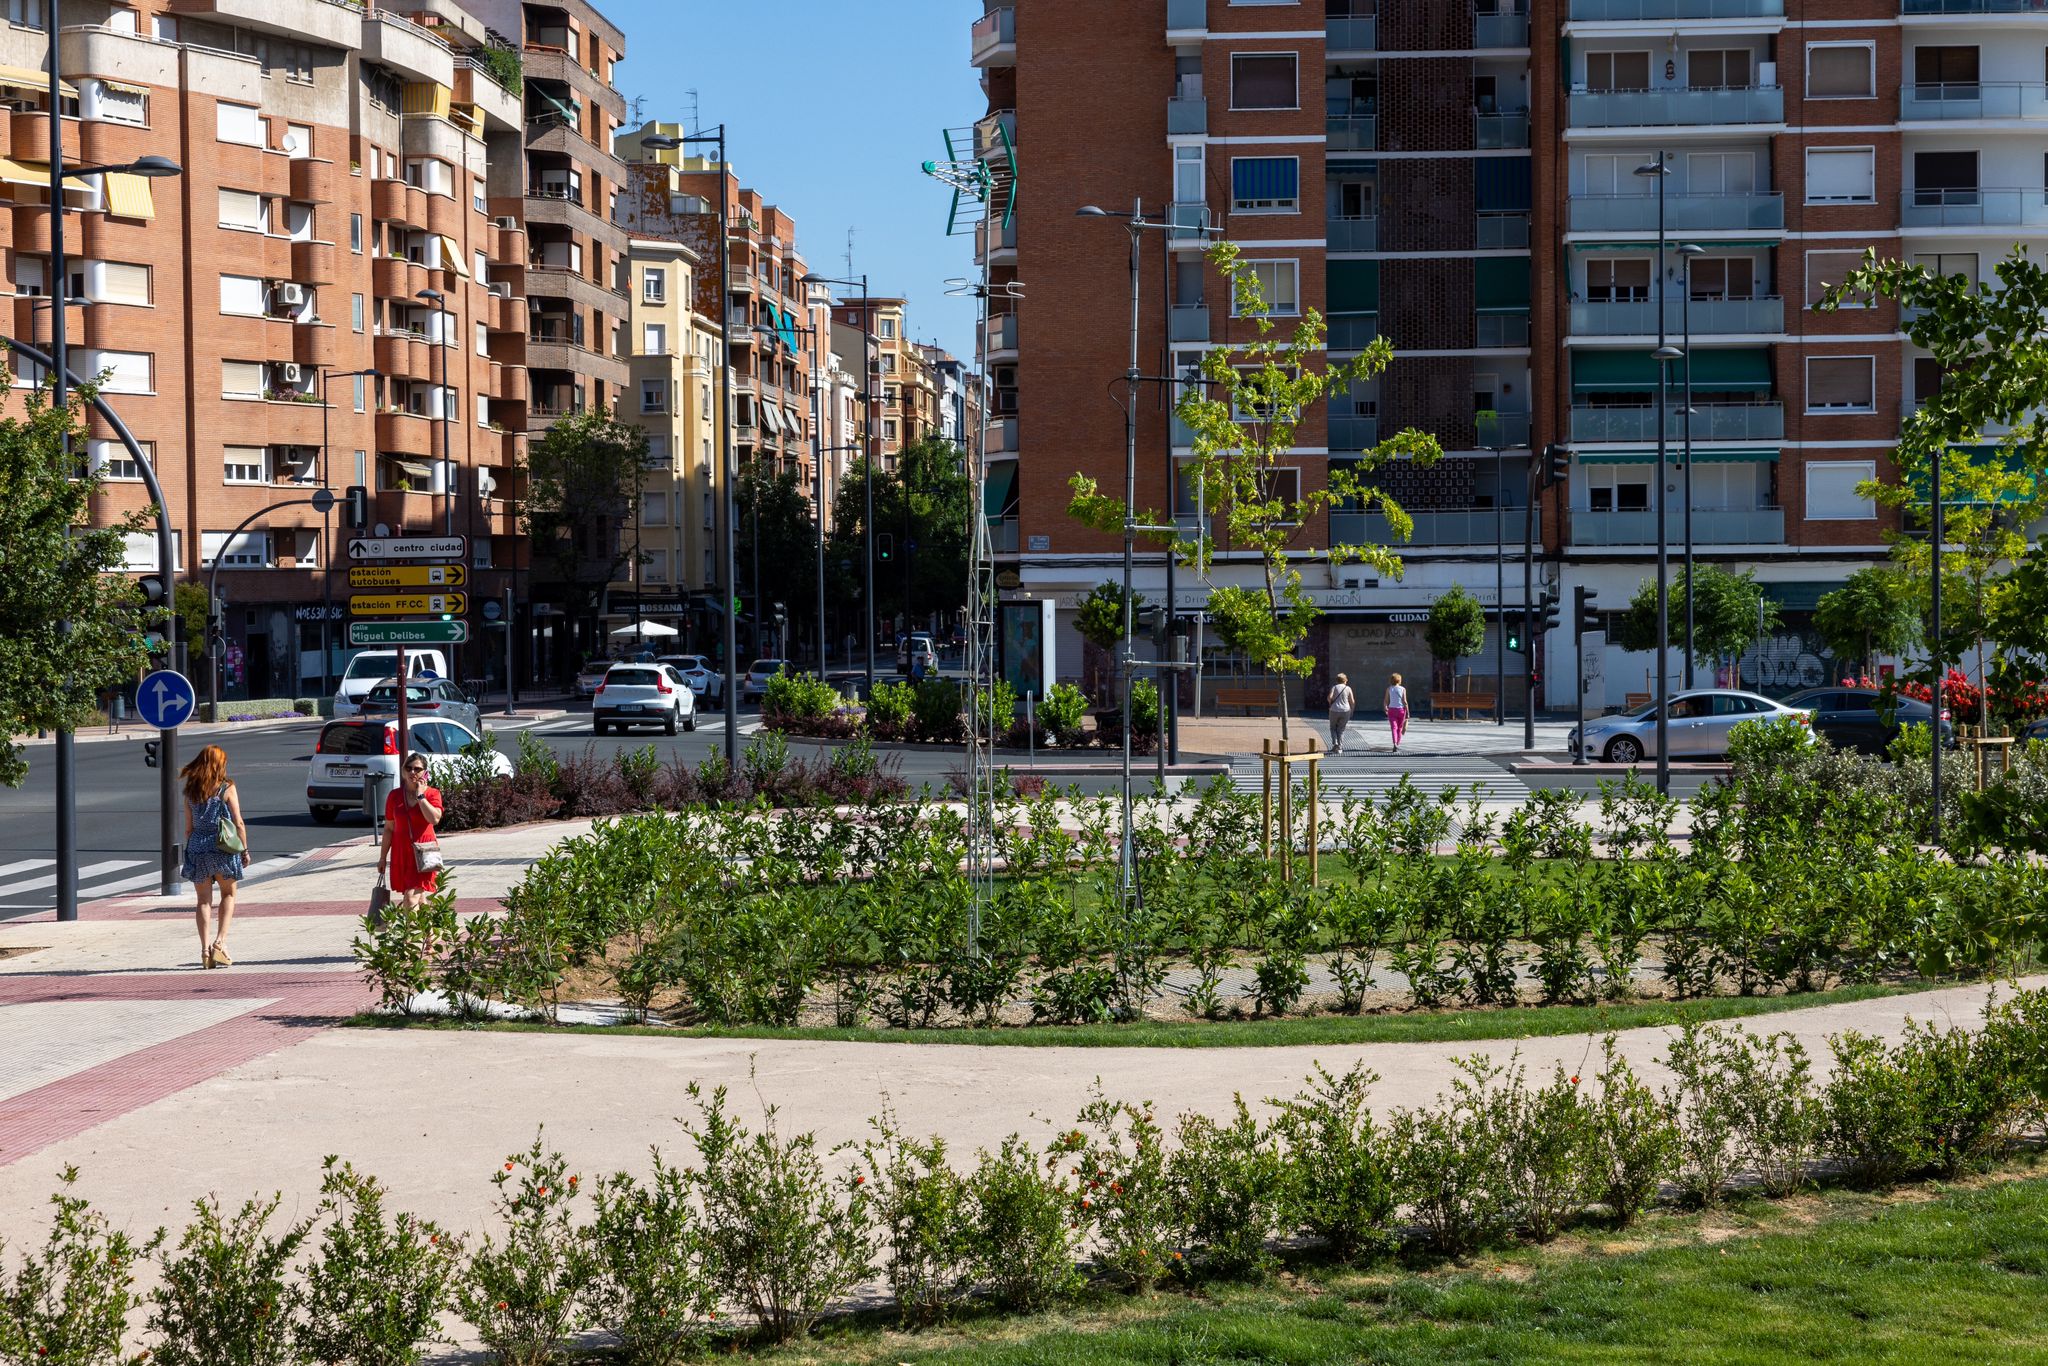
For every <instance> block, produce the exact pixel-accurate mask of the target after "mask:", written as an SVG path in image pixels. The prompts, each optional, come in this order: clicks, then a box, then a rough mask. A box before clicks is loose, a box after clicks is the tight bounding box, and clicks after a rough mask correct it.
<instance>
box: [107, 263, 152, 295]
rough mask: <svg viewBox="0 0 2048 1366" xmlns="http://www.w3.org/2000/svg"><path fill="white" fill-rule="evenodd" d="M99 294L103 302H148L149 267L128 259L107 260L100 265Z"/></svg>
mask: <svg viewBox="0 0 2048 1366" xmlns="http://www.w3.org/2000/svg"><path fill="white" fill-rule="evenodd" d="M99 275H100V281H99V294H98V298H99V299H100V301H101V302H103V303H110V304H147V303H148V302H149V267H148V266H138V265H133V264H130V263H129V262H127V261H105V262H102V263H101V264H100V266H99Z"/></svg>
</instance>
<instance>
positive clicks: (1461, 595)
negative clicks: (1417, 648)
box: [1422, 584, 1486, 676]
mask: <svg viewBox="0 0 2048 1366" xmlns="http://www.w3.org/2000/svg"><path fill="white" fill-rule="evenodd" d="M1422 639H1423V642H1424V643H1425V644H1426V645H1428V646H1429V657H1430V658H1431V659H1433V660H1435V661H1436V662H1437V663H1439V664H1449V665H1450V666H1451V669H1452V673H1453V676H1455V674H1456V670H1457V665H1458V661H1459V660H1461V659H1465V658H1468V657H1469V656H1472V655H1476V654H1478V653H1479V652H1480V651H1481V650H1483V649H1485V648H1486V609H1485V608H1484V607H1482V606H1480V605H1479V599H1477V598H1475V597H1473V596H1472V595H1471V594H1470V593H1467V592H1466V591H1465V589H1464V586H1463V585H1461V584H1452V585H1451V591H1450V592H1448V593H1442V594H1439V595H1438V596H1437V599H1436V601H1435V602H1432V603H1431V604H1430V605H1429V623H1428V625H1426V626H1424V627H1423V628H1422Z"/></svg>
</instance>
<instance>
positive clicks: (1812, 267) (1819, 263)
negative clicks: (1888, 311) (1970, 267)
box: [1806, 251, 1975, 308]
mask: <svg viewBox="0 0 2048 1366" xmlns="http://www.w3.org/2000/svg"><path fill="white" fill-rule="evenodd" d="M1972 259H1973V260H1974V259H1975V258H1974V257H1973V258H1972ZM1862 264H1863V253H1862V252H1860V251H1809V252H1807V253H1806V306H1807V307H1808V308H1818V307H1819V306H1820V299H1821V295H1823V294H1825V293H1827V291H1828V286H1829V285H1838V284H1840V283H1842V281H1844V280H1846V279H1848V278H1849V272H1850V271H1852V270H1855V269H1856V268H1857V267H1858V266H1860V265H1862ZM1873 302H1874V301H1873V300H1872V299H1871V298H1870V296H1869V295H1867V294H1866V295H1859V296H1857V297H1856V298H1854V299H1844V300H1843V301H1842V307H1844V308H1869V307H1871V305H1872V303H1873Z"/></svg>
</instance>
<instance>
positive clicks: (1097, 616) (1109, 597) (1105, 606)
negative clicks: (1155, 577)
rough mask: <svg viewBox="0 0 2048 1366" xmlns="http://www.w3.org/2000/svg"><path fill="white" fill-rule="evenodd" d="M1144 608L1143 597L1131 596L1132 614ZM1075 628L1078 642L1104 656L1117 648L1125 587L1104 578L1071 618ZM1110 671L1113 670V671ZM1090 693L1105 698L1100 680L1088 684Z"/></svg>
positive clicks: (1098, 676) (1122, 628)
mask: <svg viewBox="0 0 2048 1366" xmlns="http://www.w3.org/2000/svg"><path fill="white" fill-rule="evenodd" d="M1144 605H1145V595H1144V594H1143V593H1139V592H1135V591H1134V592H1133V593H1132V594H1131V613H1132V615H1133V617H1135V616H1136V615H1137V612H1138V609H1139V608H1141V607H1143V606H1144ZM1074 629H1075V630H1076V631H1078V632H1080V635H1081V639H1082V640H1085V641H1087V642H1088V643H1089V644H1090V645H1093V646H1094V647H1095V648H1096V649H1097V650H1100V651H1102V652H1104V653H1105V654H1107V653H1109V652H1111V651H1113V650H1115V649H1116V643H1117V642H1118V641H1119V640H1122V639H1123V638H1124V586H1123V585H1122V584H1121V583H1118V582H1116V581H1115V580H1114V579H1105V580H1103V581H1102V582H1101V583H1098V584H1096V585H1095V587H1094V589H1093V590H1091V591H1090V592H1089V594H1088V596H1087V597H1085V598H1083V599H1082V600H1081V608H1080V610H1079V611H1078V612H1076V613H1075V615H1074ZM1112 672H1113V671H1112ZM1089 690H1090V691H1091V692H1093V693H1094V695H1095V696H1096V697H1098V698H1100V697H1106V696H1108V692H1107V691H1106V690H1105V689H1104V688H1103V686H1102V678H1101V676H1100V673H1099V672H1098V674H1097V676H1096V677H1095V678H1094V679H1092V680H1091V681H1090V684H1089Z"/></svg>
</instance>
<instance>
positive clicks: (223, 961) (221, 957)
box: [211, 944, 235, 968]
mask: <svg viewBox="0 0 2048 1366" xmlns="http://www.w3.org/2000/svg"><path fill="white" fill-rule="evenodd" d="M211 952H212V953H213V965H214V966H215V967H217V968H226V967H233V966H234V962H235V960H234V959H232V958H230V957H228V951H227V950H226V949H224V948H222V947H221V946H220V945H218V944H215V945H214V946H213V949H212V950H211Z"/></svg>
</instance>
